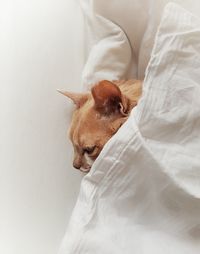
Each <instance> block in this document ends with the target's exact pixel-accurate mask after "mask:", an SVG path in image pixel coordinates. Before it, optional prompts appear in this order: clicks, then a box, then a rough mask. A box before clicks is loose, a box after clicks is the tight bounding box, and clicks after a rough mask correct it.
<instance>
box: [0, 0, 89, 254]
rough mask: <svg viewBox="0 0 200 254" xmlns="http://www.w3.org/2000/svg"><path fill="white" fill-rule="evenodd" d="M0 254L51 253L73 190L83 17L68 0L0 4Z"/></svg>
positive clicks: (63, 226) (77, 176)
mask: <svg viewBox="0 0 200 254" xmlns="http://www.w3.org/2000/svg"><path fill="white" fill-rule="evenodd" d="M0 20H1V21H0V55H1V58H0V69H1V74H0V84H1V85H0V97H1V98H0V104H1V106H0V117H1V121H0V122H1V125H0V134H1V144H0V154H1V160H0V242H1V244H0V253H3V254H27V253H29V254H36V253H37V254H55V253H56V251H57V249H58V247H59V243H60V241H61V238H62V236H63V235H64V232H65V229H66V225H67V223H68V220H69V216H70V214H71V211H72V208H73V206H74V204H75V201H76V197H77V194H78V191H79V186H80V180H81V178H82V175H81V174H80V173H79V172H78V171H76V170H74V169H73V168H72V146H71V144H70V142H69V140H68V139H67V127H68V125H69V122H70V112H71V108H72V105H71V103H70V102H69V101H67V100H66V98H64V97H62V96H61V95H60V94H58V93H57V92H56V88H66V89H69V90H74V91H76V90H79V89H81V88H80V80H81V71H82V68H83V64H84V52H83V51H84V47H83V45H84V43H83V17H82V14H81V10H80V8H79V5H78V1H74V0H67V1H66V0H58V1H55V0H28V1H27V0H18V1H6V0H5V1H1V3H0Z"/></svg>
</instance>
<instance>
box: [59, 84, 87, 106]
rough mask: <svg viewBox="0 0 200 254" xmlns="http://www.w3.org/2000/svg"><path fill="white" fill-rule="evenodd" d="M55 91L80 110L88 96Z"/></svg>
mask: <svg viewBox="0 0 200 254" xmlns="http://www.w3.org/2000/svg"><path fill="white" fill-rule="evenodd" d="M57 91H58V92H59V93H61V94H63V95H65V96H67V97H68V98H70V99H71V100H72V101H73V102H74V104H75V105H76V107H77V108H80V107H81V106H83V104H84V103H85V102H86V101H87V100H88V97H89V95H88V94H84V93H73V92H67V91H63V90H59V89H57Z"/></svg>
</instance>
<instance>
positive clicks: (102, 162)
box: [60, 4, 200, 254]
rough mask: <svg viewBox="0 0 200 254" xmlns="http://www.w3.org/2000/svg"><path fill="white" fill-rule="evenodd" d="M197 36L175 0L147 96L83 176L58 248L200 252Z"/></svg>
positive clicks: (199, 26) (195, 23)
mask: <svg viewBox="0 0 200 254" xmlns="http://www.w3.org/2000/svg"><path fill="white" fill-rule="evenodd" d="M199 38H200V22H199V19H198V18H196V17H194V16H192V15H191V14H190V13H189V12H186V11H185V10H183V9H181V8H180V7H178V6H177V5H174V4H169V5H168V6H167V7H166V9H165V12H164V14H163V17H162V21H161V25H160V28H159V31H158V34H157V38H156V43H155V46H154V50H153V53H152V56H151V60H150V63H149V65H148V69H147V75H146V79H145V82H144V94H143V98H142V100H141V101H140V103H139V105H138V107H137V108H136V110H134V111H133V112H132V114H131V117H130V118H129V119H128V121H127V122H126V123H125V124H124V125H123V126H122V128H120V130H119V131H118V133H117V134H116V135H115V136H114V137H113V138H112V139H111V140H110V141H109V142H108V143H107V145H106V146H105V148H104V149H103V151H102V153H101V154H100V156H99V158H98V159H97V160H96V162H95V164H94V165H93V167H92V170H91V172H90V173H89V174H88V175H87V176H86V177H85V178H84V179H83V181H82V184H81V191H80V194H79V198H78V201H77V204H76V207H75V209H74V212H73V215H72V218H71V221H70V225H69V227H68V230H67V233H66V236H65V239H64V241H63V244H62V247H61V250H60V254H61V253H62V254H64V253H65V254H76V253H81V254H85V253H87V254H94V253H95V254H110V253H115V254H121V253H126V254H129V253H130V254H131V253H134V254H139V253H140V254H141V253H144V254H146V253H148V254H149V253H152V254H165V253H166V254H169V253H173V254H174V253H176V254H184V253H185V254H186V253H187V254H188V253H191V254H197V253H199V252H200V216H199V214H200V200H199V198H200V173H199V172H200V159H199V147H200V135H199V129H200V120H199V119H200V110H199V108H200V102H199V101H200V100H199V98H200V86H199V81H200V74H199V66H200V41H199Z"/></svg>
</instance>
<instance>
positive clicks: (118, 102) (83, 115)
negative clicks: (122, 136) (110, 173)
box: [58, 80, 142, 173]
mask: <svg viewBox="0 0 200 254" xmlns="http://www.w3.org/2000/svg"><path fill="white" fill-rule="evenodd" d="M58 91H59V92H60V93H62V94H63V95H65V96H67V97H68V98H70V99H71V100H72V101H73V102H74V104H75V105H76V109H75V110H74V112H73V115H72V121H71V126H70V129H69V137H70V140H71V142H72V144H73V147H74V161H73V166H74V168H76V169H79V170H81V171H83V172H85V173H87V172H89V171H90V168H91V165H92V163H93V162H94V161H95V160H96V158H97V157H98V155H99V154H100V152H101V150H102V149H103V147H104V145H105V144H106V143H107V142H108V140H109V139H110V138H111V137H112V136H113V135H114V134H115V133H116V132H117V131H118V129H119V128H120V127H121V126H122V125H123V124H124V122H125V121H126V120H127V119H128V116H129V114H130V112H131V110H132V109H133V108H134V107H135V106H136V105H137V103H138V100H139V99H140V97H141V94H142V81H140V80H128V81H125V80H118V81H108V80H102V81H100V82H99V83H97V84H95V85H94V86H93V87H92V88H91V91H90V92H88V93H73V92H67V91H62V90H58Z"/></svg>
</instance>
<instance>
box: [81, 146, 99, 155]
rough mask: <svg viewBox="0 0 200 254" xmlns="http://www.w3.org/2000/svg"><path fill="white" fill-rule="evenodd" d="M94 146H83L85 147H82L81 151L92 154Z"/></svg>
mask: <svg viewBox="0 0 200 254" xmlns="http://www.w3.org/2000/svg"><path fill="white" fill-rule="evenodd" d="M95 148H96V146H91V147H85V148H83V153H87V154H92V153H93V152H94V149H95Z"/></svg>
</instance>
